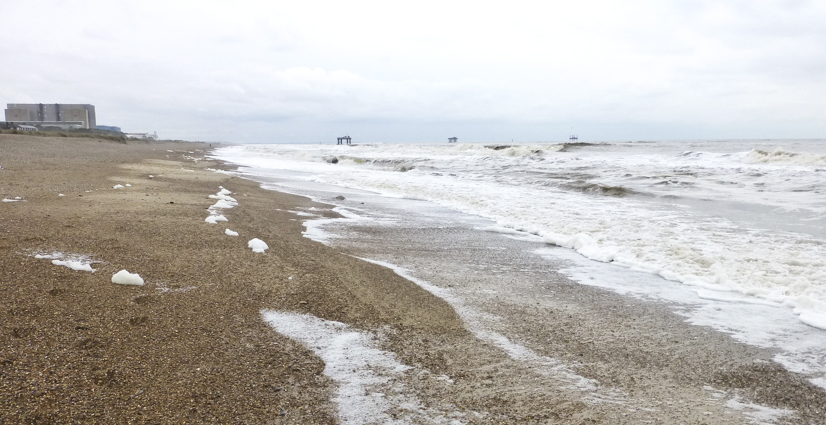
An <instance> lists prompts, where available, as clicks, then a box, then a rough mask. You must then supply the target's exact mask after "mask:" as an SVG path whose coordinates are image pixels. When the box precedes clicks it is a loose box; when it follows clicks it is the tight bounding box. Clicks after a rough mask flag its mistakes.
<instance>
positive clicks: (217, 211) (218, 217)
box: [204, 186, 238, 224]
mask: <svg viewBox="0 0 826 425" xmlns="http://www.w3.org/2000/svg"><path fill="white" fill-rule="evenodd" d="M218 188H219V189H221V190H219V191H218V193H216V194H215V195H209V198H210V199H217V200H218V202H216V203H214V204H212V205H211V206H210V207H209V208H207V210H208V211H209V217H207V218H206V219H205V220H204V221H206V222H207V223H212V224H216V223H218V222H219V221H229V220H227V218H226V217H224V215H223V214H221V210H225V209H229V208H234V207H236V206H238V201H237V200H235V198H233V197H231V196H229V195H230V194H231V193H232V192H230V191H229V190H227V189H224V187H223V186H218Z"/></svg>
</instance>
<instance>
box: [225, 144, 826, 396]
mask: <svg viewBox="0 0 826 425" xmlns="http://www.w3.org/2000/svg"><path fill="white" fill-rule="evenodd" d="M215 156H216V157H217V158H220V159H223V160H226V161H229V162H233V163H236V164H238V165H240V166H242V167H243V168H242V172H243V173H245V174H246V175H248V176H250V177H252V178H259V179H261V180H262V181H272V180H268V179H272V178H273V177H278V178H279V179H282V181H287V180H289V181H294V182H307V183H312V184H325V185H335V186H339V187H347V188H351V189H360V190H365V191H370V192H374V193H378V194H381V195H382V196H385V197H393V198H401V199H415V200H420V201H428V202H431V203H435V204H437V205H439V206H441V207H444V208H446V209H449V210H453V211H456V212H459V213H464V214H470V215H473V216H476V217H482V218H485V219H488V220H490V225H489V226H486V229H487V230H488V231H496V232H501V233H503V234H510V235H521V236H520V237H524V238H526V239H527V240H533V241H536V242H537V251H536V254H537V255H536V261H542V260H543V258H545V257H554V258H555V259H560V257H565V258H564V259H565V260H566V261H568V262H569V263H570V264H572V266H571V267H570V268H567V269H565V270H563V271H564V272H565V273H566V274H567V275H568V276H569V277H571V278H572V279H574V280H577V281H580V282H582V283H584V284H589V285H597V286H602V287H605V288H608V289H611V290H614V291H617V292H620V293H624V294H628V295H629V296H644V297H653V298H659V299H663V300H667V301H669V302H683V303H686V304H687V305H688V304H690V305H692V306H694V307H692V308H691V309H690V310H691V312H690V313H686V315H687V316H688V317H689V320H690V321H692V322H694V323H697V324H704V325H710V326H715V327H717V328H718V329H721V330H725V331H727V332H730V333H732V334H733V335H735V337H737V338H740V339H741V340H743V341H745V342H749V343H753V344H756V345H760V346H766V347H780V348H782V349H784V350H785V354H780V355H779V360H781V361H784V363H785V364H786V365H787V366H789V367H790V368H792V369H795V370H799V371H803V372H807V373H815V374H816V375H817V374H821V375H822V373H823V372H826V370H824V369H823V368H824V365H826V331H824V329H826V255H824V254H826V245H824V242H826V196H824V192H826V141H824V140H805V141H800V140H794V141H688V142H676V141H669V142H656V141H655V142H624V143H593V144H517V145H481V144H431V145H427V144H374V145H353V146H343V145H283V144H270V145H243V146H232V147H226V148H222V149H220V150H218V151H216V153H215ZM287 186H289V189H288V190H286V191H289V192H293V193H299V194H309V192H311V191H310V190H304V191H302V186H301V185H300V184H290V185H286V186H284V187H287ZM544 244H552V245H556V246H560V247H564V248H569V251H568V253H567V254H562V255H561V254H559V252H560V251H559V250H543V249H542V248H541V246H542V245H544ZM698 303H700V304H698ZM698 305H699V307H698ZM783 356H786V357H783ZM816 381H817V382H818V383H819V384H820V385H822V386H823V385H826V380H824V379H823V378H822V377H821V378H818V379H816ZM821 381H822V382H821Z"/></svg>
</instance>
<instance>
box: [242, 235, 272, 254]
mask: <svg viewBox="0 0 826 425" xmlns="http://www.w3.org/2000/svg"><path fill="white" fill-rule="evenodd" d="M247 246H248V247H250V248H252V252H260V253H263V252H264V251H266V250H268V249H270V247H269V246H268V245H267V243H266V242H264V241H262V240H261V239H258V238H255V239H252V240H250V241H249V242H247Z"/></svg>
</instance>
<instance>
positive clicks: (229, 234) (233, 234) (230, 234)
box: [224, 229, 238, 236]
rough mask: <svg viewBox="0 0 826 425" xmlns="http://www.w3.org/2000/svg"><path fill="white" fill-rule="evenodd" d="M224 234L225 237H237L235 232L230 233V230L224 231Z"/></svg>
mask: <svg viewBox="0 0 826 425" xmlns="http://www.w3.org/2000/svg"><path fill="white" fill-rule="evenodd" d="M224 233H225V234H226V235H227V236H238V232H235V231H232V230H229V229H226V230H224Z"/></svg>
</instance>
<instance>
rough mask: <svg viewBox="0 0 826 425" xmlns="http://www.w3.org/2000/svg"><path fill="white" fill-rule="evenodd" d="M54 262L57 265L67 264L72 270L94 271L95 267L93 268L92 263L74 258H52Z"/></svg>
mask: <svg viewBox="0 0 826 425" xmlns="http://www.w3.org/2000/svg"><path fill="white" fill-rule="evenodd" d="M52 264H54V265H56V266H65V267H68V268H70V269H72V270H78V271H84V272H93V273H94V271H95V270H94V269H93V268H92V265H91V264H84V263H83V262H80V261H72V260H65V261H64V260H52Z"/></svg>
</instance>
